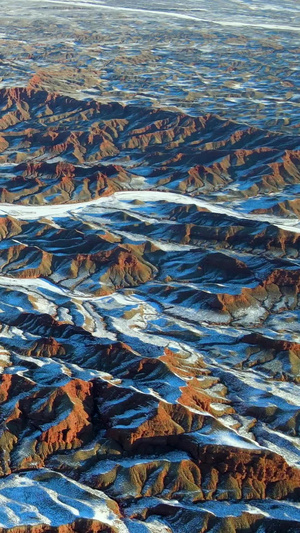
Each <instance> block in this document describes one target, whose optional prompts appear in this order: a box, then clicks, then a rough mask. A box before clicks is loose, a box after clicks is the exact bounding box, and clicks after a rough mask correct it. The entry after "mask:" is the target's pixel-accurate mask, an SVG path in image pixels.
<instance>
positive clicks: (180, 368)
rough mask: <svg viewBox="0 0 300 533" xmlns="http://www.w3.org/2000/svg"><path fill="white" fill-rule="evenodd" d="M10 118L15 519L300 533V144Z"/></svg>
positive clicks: (86, 108) (0, 226)
mask: <svg viewBox="0 0 300 533" xmlns="http://www.w3.org/2000/svg"><path fill="white" fill-rule="evenodd" d="M0 110H1V116H0V124H1V155H0V161H1V176H0V182H1V202H2V203H1V205H0V245H1V252H0V311H1V312H0V337H1V349H0V364H1V367H2V369H3V371H2V375H1V382H0V412H1V434H0V450H1V454H0V474H1V479H0V481H1V483H0V496H1V498H2V500H3V510H1V511H0V531H11V532H12V533H17V532H18V533H23V532H25V531H26V532H31V533H46V532H47V533H48V532H52V531H57V532H59V533H69V532H70V533H71V532H74V533H75V532H78V533H79V532H81V531H90V532H94V531H95V532H96V531H111V532H117V531H119V532H123V531H124V532H125V531H128V532H136V531H141V532H142V531H149V532H156V531H162V532H164V533H167V532H174V533H183V532H185V531H189V530H190V529H191V528H193V529H194V530H195V531H197V532H199V533H200V531H201V532H216V531H218V532H219V533H221V532H224V533H225V532H228V531H230V532H231V531H232V532H235V531H239V532H241V531H245V532H246V531H250V530H251V531H274V532H278V533H279V532H280V531H282V530H283V529H286V530H287V531H291V532H296V531H298V530H299V527H300V526H299V523H300V515H299V512H300V511H299V506H298V504H297V501H298V500H299V496H300V494H299V486H300V477H299V476H300V474H299V449H298V445H299V441H298V435H299V405H298V404H299V401H298V397H297V393H298V384H299V354H300V338H299V290H300V265H299V227H300V226H299V219H298V216H299V210H298V208H297V200H296V199H295V195H296V193H297V190H298V189H299V182H300V174H299V145H300V140H299V138H298V137H296V136H292V135H286V134H281V133H274V132H273V133H271V132H269V131H266V130H262V129H257V128H254V127H251V128H250V127H249V126H246V125H243V124H238V123H236V122H234V121H229V120H223V119H221V118H220V117H218V116H215V115H211V114H208V115H205V116H203V117H193V116H189V115H185V114H183V113H175V112H171V111H166V110H161V109H157V108H153V109H151V108H147V109H145V108H141V107H138V106H132V105H127V106H126V105H121V104H115V103H112V104H100V103H97V102H95V101H92V100H91V101H76V100H74V99H72V98H69V97H63V96H61V95H58V94H52V93H48V92H46V91H37V90H34V89H33V88H32V87H31V88H24V89H20V88H17V89H9V90H6V89H5V90H1V91H0ZM270 193H272V194H271V195H270ZM37 494H39V495H41V494H42V495H43V496H42V499H41V503H39V501H37V497H36V495H37Z"/></svg>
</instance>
